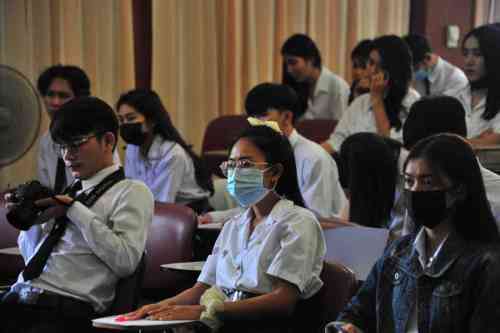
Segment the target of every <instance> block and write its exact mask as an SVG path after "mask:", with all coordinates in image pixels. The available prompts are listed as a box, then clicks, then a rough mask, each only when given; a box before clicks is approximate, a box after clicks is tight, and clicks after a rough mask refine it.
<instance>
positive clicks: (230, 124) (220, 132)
mask: <svg viewBox="0 0 500 333" xmlns="http://www.w3.org/2000/svg"><path fill="white" fill-rule="evenodd" d="M249 126H250V125H249V124H248V122H247V117H246V116H244V115H231V116H222V117H219V118H216V119H214V120H212V121H211V122H210V123H209V124H208V126H207V129H206V130H205V135H204V137H203V145H202V149H201V151H202V153H203V154H204V153H206V152H208V151H214V150H227V149H228V148H229V145H230V144H231V143H232V142H233V140H234V139H235V138H236V137H237V136H238V135H239V134H240V133H241V132H243V130H245V129H246V128H248V127H249Z"/></svg>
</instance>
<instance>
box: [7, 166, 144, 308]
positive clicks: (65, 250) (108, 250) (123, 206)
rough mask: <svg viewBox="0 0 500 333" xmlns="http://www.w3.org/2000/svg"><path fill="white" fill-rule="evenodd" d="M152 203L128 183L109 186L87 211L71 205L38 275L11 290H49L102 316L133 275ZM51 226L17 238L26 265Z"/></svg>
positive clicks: (85, 186)
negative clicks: (122, 283)
mask: <svg viewBox="0 0 500 333" xmlns="http://www.w3.org/2000/svg"><path fill="white" fill-rule="evenodd" d="M118 168H119V166H118V165H116V164H115V165H113V166H110V167H108V168H105V169H103V170H101V171H99V172H98V173H97V174H96V175H94V176H93V177H91V178H89V179H87V180H83V181H82V190H81V191H80V192H79V193H78V194H80V193H82V192H86V193H88V192H90V191H91V190H92V188H94V187H95V186H96V185H97V184H98V183H99V182H100V181H101V180H103V179H104V178H105V177H106V176H108V175H109V174H111V173H113V172H114V171H116V170H118ZM153 203H154V201H153V195H152V194H151V191H150V190H149V189H148V188H147V187H146V186H145V185H144V184H143V183H141V182H138V181H135V180H130V179H125V180H122V181H120V182H118V183H116V184H115V185H113V186H112V187H111V188H110V189H108V190H107V191H106V192H105V193H104V194H103V195H102V196H101V197H100V198H99V199H98V200H97V201H96V203H95V204H94V205H93V206H92V207H90V208H87V207H86V206H84V205H83V204H82V203H80V202H75V203H74V204H73V205H71V207H70V208H69V209H68V211H67V213H66V216H67V217H68V219H69V222H68V225H67V228H66V231H65V233H64V235H63V236H62V238H61V240H60V241H59V242H58V243H57V244H56V246H55V247H54V249H53V251H52V253H51V256H50V257H49V259H48V260H47V264H46V266H45V268H44V270H43V272H42V274H41V275H40V276H39V277H38V278H36V279H34V280H32V281H24V280H23V276H22V274H20V275H19V277H18V280H17V283H16V284H15V285H14V286H13V288H14V290H19V289H22V288H31V289H35V290H38V289H41V290H49V291H51V292H54V293H57V294H60V295H63V296H68V297H73V298H77V299H80V300H83V301H86V302H89V303H91V304H92V305H93V307H94V309H95V310H96V311H97V312H102V311H104V310H105V309H106V308H107V307H108V306H110V305H111V303H112V302H113V299H114V296H115V287H116V282H117V281H118V279H120V278H124V277H126V276H128V275H130V274H132V273H133V272H134V271H135V269H136V267H137V265H138V263H139V261H140V259H141V257H142V254H143V253H144V248H145V244H146V237H147V233H148V229H149V225H150V224H151V220H152V217H153ZM53 224H54V221H53V220H51V221H49V222H47V223H45V224H43V225H35V226H33V227H31V228H30V229H29V230H28V231H22V232H21V233H20V235H19V239H18V244H19V248H20V250H21V253H22V255H23V258H24V260H25V262H28V261H29V260H30V259H31V258H32V257H33V255H34V254H35V253H36V251H37V250H38V248H39V247H40V246H41V244H42V243H43V240H44V239H45V237H46V236H47V235H48V233H49V232H50V230H51V229H52V226H53Z"/></svg>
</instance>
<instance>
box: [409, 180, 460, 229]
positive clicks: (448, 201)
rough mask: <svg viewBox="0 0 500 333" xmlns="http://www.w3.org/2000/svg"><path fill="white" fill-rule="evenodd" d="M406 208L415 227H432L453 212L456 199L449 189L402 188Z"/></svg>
mask: <svg viewBox="0 0 500 333" xmlns="http://www.w3.org/2000/svg"><path fill="white" fill-rule="evenodd" d="M404 195H405V203H406V209H407V210H408V215H409V216H410V217H411V219H412V220H413V222H414V223H415V225H416V226H417V228H418V227H419V226H425V227H427V228H430V229H432V228H434V227H435V226H437V225H438V224H439V223H441V222H443V221H444V220H446V219H447V218H449V217H450V216H451V215H453V214H454V213H455V207H456V202H457V200H456V199H455V198H453V197H452V194H451V193H450V191H449V190H448V191H446V190H442V191H418V192H417V191H409V190H404Z"/></svg>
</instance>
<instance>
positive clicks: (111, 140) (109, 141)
mask: <svg viewBox="0 0 500 333" xmlns="http://www.w3.org/2000/svg"><path fill="white" fill-rule="evenodd" d="M103 139H104V143H105V144H106V146H109V147H110V149H111V150H113V147H114V146H115V144H116V137H115V135H114V134H113V133H111V132H106V133H105V134H104V137H103Z"/></svg>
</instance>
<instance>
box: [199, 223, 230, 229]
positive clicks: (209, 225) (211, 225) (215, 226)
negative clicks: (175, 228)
mask: <svg viewBox="0 0 500 333" xmlns="http://www.w3.org/2000/svg"><path fill="white" fill-rule="evenodd" d="M223 226H224V223H205V224H198V229H204V230H221V229H222V227H223Z"/></svg>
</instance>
